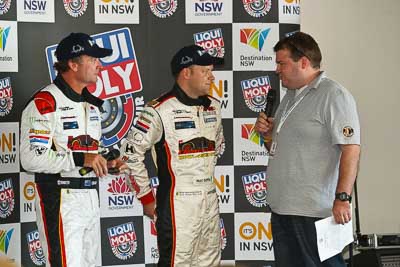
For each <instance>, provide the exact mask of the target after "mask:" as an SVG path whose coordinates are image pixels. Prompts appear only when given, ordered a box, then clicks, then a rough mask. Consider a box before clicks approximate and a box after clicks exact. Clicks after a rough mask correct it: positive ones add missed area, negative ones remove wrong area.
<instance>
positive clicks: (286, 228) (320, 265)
mask: <svg viewBox="0 0 400 267" xmlns="http://www.w3.org/2000/svg"><path fill="white" fill-rule="evenodd" d="M319 219H320V218H312V217H303V216H292V215H279V214H276V213H272V214H271V226H272V237H273V240H274V253H275V266H276V267H345V266H346V264H345V262H344V260H343V257H342V255H341V253H340V254H338V255H336V256H333V257H331V258H329V259H327V260H325V261H323V262H321V261H320V259H319V255H318V247H317V233H316V230H315V224H314V223H315V221H317V220H319Z"/></svg>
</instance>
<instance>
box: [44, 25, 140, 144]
mask: <svg viewBox="0 0 400 267" xmlns="http://www.w3.org/2000/svg"><path fill="white" fill-rule="evenodd" d="M92 38H93V39H94V40H95V42H96V43H97V44H98V45H99V46H100V47H106V48H111V49H113V53H112V55H110V56H108V57H105V58H102V59H101V62H102V64H103V69H102V71H101V72H100V75H99V77H98V79H97V82H96V84H93V85H91V86H88V89H89V91H90V92H91V93H93V94H94V95H95V96H97V97H99V98H101V99H103V100H105V102H104V104H103V109H104V112H103V113H102V114H101V117H102V122H101V126H102V133H103V137H102V142H103V145H104V146H105V147H110V146H114V145H117V146H118V145H119V144H120V142H121V141H122V139H123V138H124V137H125V136H126V135H127V133H128V132H129V130H130V129H131V127H132V125H133V123H134V118H135V117H137V114H138V113H139V112H140V111H141V110H142V109H143V106H144V99H143V96H135V95H134V93H137V92H140V91H142V81H141V78H140V73H139V69H138V64H137V59H136V53H135V49H134V47H133V43H132V37H131V33H130V30H129V29H128V28H121V29H117V30H113V31H109V32H105V33H100V34H95V35H93V36H92ZM56 48H57V45H52V46H49V47H47V48H46V55H47V63H48V69H49V72H50V78H51V80H54V78H55V77H56V73H55V71H54V69H53V67H52V66H53V64H54V62H55V61H56V58H55V56H54V52H55V50H56Z"/></svg>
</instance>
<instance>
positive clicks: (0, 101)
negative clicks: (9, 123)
mask: <svg viewBox="0 0 400 267" xmlns="http://www.w3.org/2000/svg"><path fill="white" fill-rule="evenodd" d="M12 96H13V93H12V89H11V78H10V77H7V78H3V79H0V116H5V115H7V114H8V113H10V111H11V108H12V106H13V97H12Z"/></svg>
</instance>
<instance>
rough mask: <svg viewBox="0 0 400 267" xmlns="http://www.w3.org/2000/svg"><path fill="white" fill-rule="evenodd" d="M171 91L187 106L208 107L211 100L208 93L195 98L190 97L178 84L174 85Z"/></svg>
mask: <svg viewBox="0 0 400 267" xmlns="http://www.w3.org/2000/svg"><path fill="white" fill-rule="evenodd" d="M172 92H173V93H174V95H175V96H176V98H178V100H179V101H180V102H182V103H183V104H185V105H188V106H204V107H205V108H208V107H209V106H210V104H211V100H210V99H209V98H208V95H205V96H200V97H199V98H197V99H195V98H191V97H189V96H188V95H187V94H185V92H184V91H183V90H182V89H181V88H180V87H179V85H178V84H175V85H174V87H173V88H172Z"/></svg>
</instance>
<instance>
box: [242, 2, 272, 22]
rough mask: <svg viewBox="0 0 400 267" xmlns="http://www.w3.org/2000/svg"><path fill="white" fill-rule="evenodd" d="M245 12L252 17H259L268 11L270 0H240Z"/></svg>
mask: <svg viewBox="0 0 400 267" xmlns="http://www.w3.org/2000/svg"><path fill="white" fill-rule="evenodd" d="M242 1H243V7H244V9H245V10H246V12H247V13H248V14H249V15H250V16H253V17H256V18H260V17H263V16H265V15H267V13H268V12H269V11H270V9H271V2H272V0H242Z"/></svg>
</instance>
